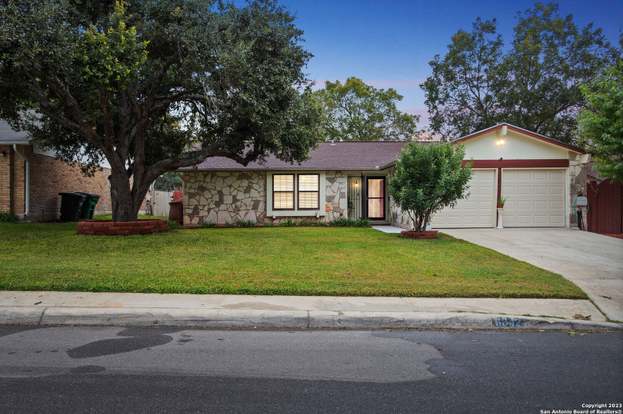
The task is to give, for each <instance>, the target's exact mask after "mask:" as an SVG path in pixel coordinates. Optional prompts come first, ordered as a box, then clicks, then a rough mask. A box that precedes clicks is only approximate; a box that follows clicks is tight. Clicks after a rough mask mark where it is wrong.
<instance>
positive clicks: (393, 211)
mask: <svg viewBox="0 0 623 414" xmlns="http://www.w3.org/2000/svg"><path fill="white" fill-rule="evenodd" d="M389 219H390V223H391V224H392V225H393V226H397V227H401V228H403V229H407V230H411V228H412V225H413V223H412V222H411V219H410V218H409V216H408V215H407V214H405V213H403V211H402V210H401V209H400V207H399V206H398V204H396V203H395V202H394V200H393V199H392V198H391V197H389Z"/></svg>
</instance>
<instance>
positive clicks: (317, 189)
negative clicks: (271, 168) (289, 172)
mask: <svg viewBox="0 0 623 414" xmlns="http://www.w3.org/2000/svg"><path fill="white" fill-rule="evenodd" d="M305 175H314V176H316V177H317V178H318V180H317V187H316V190H315V191H309V190H304V191H301V190H300V181H299V179H300V178H299V177H301V176H305ZM273 177H274V175H273ZM273 188H274V187H273ZM274 192H275V191H274V190H273V194H274ZM301 193H316V201H317V203H316V207H311V208H309V207H308V208H303V207H301V200H300V197H299V195H300V194H301ZM273 206H274V203H273ZM296 207H297V210H301V211H309V210H314V211H315V210H319V209H320V174H317V173H316V174H296Z"/></svg>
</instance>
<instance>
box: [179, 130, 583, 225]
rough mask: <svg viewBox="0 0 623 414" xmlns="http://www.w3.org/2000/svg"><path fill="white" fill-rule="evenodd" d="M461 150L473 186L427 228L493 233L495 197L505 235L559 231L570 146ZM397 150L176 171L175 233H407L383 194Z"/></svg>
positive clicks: (566, 200)
mask: <svg viewBox="0 0 623 414" xmlns="http://www.w3.org/2000/svg"><path fill="white" fill-rule="evenodd" d="M453 142H454V143H456V144H461V145H463V146H464V148H465V160H466V161H468V160H469V161H471V162H472V166H473V176H472V180H471V183H470V190H469V195H468V197H467V198H466V199H463V200H460V201H459V202H458V203H457V205H456V206H455V207H454V208H447V209H444V210H443V211H440V212H439V213H438V214H436V215H435V217H434V218H433V219H432V227H433V228H452V227H495V225H496V204H497V199H498V196H500V195H501V196H504V197H506V198H507V202H506V206H505V208H504V225H505V226H508V227H568V226H570V224H571V220H572V218H571V217H572V216H573V214H572V212H571V202H572V197H573V196H574V195H575V192H576V186H577V185H578V184H580V185H582V184H583V183H576V182H575V177H576V176H577V175H578V174H579V171H580V170H581V168H582V165H583V164H584V163H586V161H587V159H586V158H587V157H586V155H585V154H584V152H583V151H582V150H581V149H580V148H577V147H575V146H572V145H568V144H565V143H562V142H560V141H557V140H555V139H552V138H549V137H546V136H543V135H540V134H537V133H534V132H531V131H528V130H525V129H523V128H519V127H516V126H513V125H510V124H505V123H504V124H498V125H495V126H493V127H490V128H487V129H485V130H482V131H478V132H475V133H473V134H470V135H467V136H464V137H461V138H458V139H456V140H454V141H453ZM405 145H406V142H395V141H370V142H326V143H322V144H320V145H319V146H318V147H317V148H315V149H314V150H313V151H311V154H310V157H309V158H308V159H307V160H306V161H303V162H302V163H300V164H290V163H286V162H284V161H281V160H279V159H277V158H275V157H267V159H266V160H264V161H263V162H259V161H258V162H253V163H250V164H249V165H247V166H242V165H241V164H239V163H237V162H235V161H233V160H230V159H228V158H223V157H209V158H207V159H205V160H204V161H203V162H201V163H199V164H197V165H195V166H194V167H191V168H186V169H184V170H183V171H182V179H183V181H184V225H188V226H193V225H203V224H208V223H210V224H216V225H227V224H235V223H236V222H239V221H252V222H257V223H272V222H279V221H281V220H287V219H290V220H321V221H331V220H335V219H337V218H341V217H344V218H366V219H369V220H370V221H372V222H374V223H379V224H381V223H382V224H393V225H397V226H401V227H405V228H407V227H409V225H410V223H409V222H408V218H407V217H406V215H405V214H403V213H402V212H401V211H400V209H399V208H398V207H397V206H396V205H395V204H394V202H393V201H392V200H391V197H389V196H388V194H387V181H388V179H389V177H390V176H391V173H392V168H393V165H394V162H395V160H396V159H397V158H398V156H399V155H400V151H401V150H402V148H403V147H404V146H405Z"/></svg>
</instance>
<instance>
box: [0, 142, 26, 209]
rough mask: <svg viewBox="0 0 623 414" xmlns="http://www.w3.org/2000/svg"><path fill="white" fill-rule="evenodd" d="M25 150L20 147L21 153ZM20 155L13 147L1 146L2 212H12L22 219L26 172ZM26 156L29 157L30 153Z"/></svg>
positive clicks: (0, 206)
mask: <svg viewBox="0 0 623 414" xmlns="http://www.w3.org/2000/svg"><path fill="white" fill-rule="evenodd" d="M25 148H27V147H25V146H19V149H20V151H22V150H24V149H25ZM21 153H22V152H20V154H21ZM20 154H17V153H16V152H15V151H14V149H13V146H11V145H0V212H2V213H8V212H11V213H13V214H16V215H18V216H20V217H21V216H23V214H24V203H25V192H24V191H25V188H24V176H25V171H24V159H23V158H22V157H21V156H20ZM24 155H25V156H27V155H28V152H26V153H24ZM11 186H13V190H12V191H11Z"/></svg>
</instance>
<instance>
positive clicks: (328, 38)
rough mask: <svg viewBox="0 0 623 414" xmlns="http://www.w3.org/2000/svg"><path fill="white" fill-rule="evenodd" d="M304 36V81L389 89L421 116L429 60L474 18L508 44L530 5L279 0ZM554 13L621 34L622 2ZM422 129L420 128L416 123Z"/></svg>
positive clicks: (581, 2)
mask: <svg viewBox="0 0 623 414" xmlns="http://www.w3.org/2000/svg"><path fill="white" fill-rule="evenodd" d="M282 4H284V5H285V6H286V7H287V8H288V9H289V10H290V12H292V13H293V14H294V15H295V16H296V17H297V21H296V23H297V25H298V26H299V27H300V28H301V29H303V30H304V31H305V34H304V38H305V47H306V48H307V50H309V51H310V52H312V53H313V54H314V58H313V59H312V60H311V62H310V63H309V65H308V68H307V72H308V75H309V77H310V78H311V79H313V80H316V81H318V84H320V85H322V84H324V81H325V80H336V79H339V80H344V79H346V78H347V77H348V76H357V77H359V78H362V79H364V80H365V81H366V82H368V83H371V84H373V85H374V86H376V87H382V88H388V87H393V88H395V89H397V90H398V92H399V93H400V94H402V95H404V100H403V101H402V103H401V104H400V108H401V109H402V110H404V111H407V112H411V113H417V114H421V115H423V118H424V116H425V113H426V107H425V105H424V94H423V92H422V90H421V89H420V87H419V84H420V83H421V82H422V81H423V80H424V79H425V78H426V77H427V76H428V75H429V73H430V70H429V66H428V62H429V60H430V59H431V58H432V57H433V56H434V55H435V54H444V53H445V51H446V48H447V45H448V44H449V42H450V37H451V35H452V34H453V33H455V32H456V31H457V30H459V29H467V30H470V29H471V25H472V22H473V21H474V20H475V19H476V17H481V18H483V19H491V18H496V19H497V21H498V29H499V31H500V32H501V33H502V35H503V37H504V41H505V43H507V44H508V43H509V42H510V41H511V40H512V29H513V26H514V25H515V23H516V21H517V19H516V16H517V13H518V12H519V11H524V10H526V9H528V8H530V7H532V5H533V4H534V2H532V1H523V0H515V1H505V0H482V1H467V0H466V1H459V0H456V1H447V0H437V1H430V0H428V1H420V0H411V1H382V0H376V1H372V0H356V1H355V0H349V1H346V0H332V1H331V0H314V1H312V0H282ZM559 6H560V11H561V14H563V15H566V14H569V13H570V14H572V15H573V16H574V20H575V22H576V24H579V25H581V26H584V25H586V24H588V23H590V22H593V23H594V24H595V26H596V27H600V28H602V29H603V30H604V33H605V35H606V36H607V38H608V39H609V40H610V42H612V43H614V44H616V43H617V42H618V37H619V33H620V32H621V31H622V30H623V0H590V1H589V0H563V1H561V2H560V3H559ZM420 126H422V123H421V124H420Z"/></svg>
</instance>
